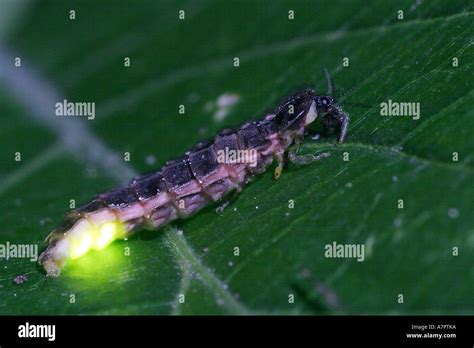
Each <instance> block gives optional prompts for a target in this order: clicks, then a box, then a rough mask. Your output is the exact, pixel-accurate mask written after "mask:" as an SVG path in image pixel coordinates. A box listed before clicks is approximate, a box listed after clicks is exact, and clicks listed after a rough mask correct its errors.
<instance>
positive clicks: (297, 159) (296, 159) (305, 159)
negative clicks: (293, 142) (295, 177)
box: [288, 147, 331, 166]
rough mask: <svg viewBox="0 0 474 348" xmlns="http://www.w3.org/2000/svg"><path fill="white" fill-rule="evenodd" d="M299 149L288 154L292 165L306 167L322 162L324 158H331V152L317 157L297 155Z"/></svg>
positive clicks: (292, 149)
mask: <svg viewBox="0 0 474 348" xmlns="http://www.w3.org/2000/svg"><path fill="white" fill-rule="evenodd" d="M297 151H298V148H297V147H296V148H291V149H290V151H289V152H288V159H289V160H290V162H291V163H294V164H296V165H298V166H301V165H306V164H311V163H313V162H316V161H321V160H322V159H324V158H328V157H329V156H331V154H330V153H329V152H322V153H320V154H317V155H313V154H306V155H300V156H299V155H297V154H296V153H297Z"/></svg>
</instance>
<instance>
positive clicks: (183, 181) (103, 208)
mask: <svg viewBox="0 0 474 348" xmlns="http://www.w3.org/2000/svg"><path fill="white" fill-rule="evenodd" d="M330 91H332V88H330ZM328 94H332V92H331V93H328ZM318 117H319V118H320V120H321V122H322V126H323V131H324V132H330V131H333V130H335V129H338V130H339V138H338V139H339V142H343V141H344V138H345V135H346V132H347V127H348V124H349V116H348V114H347V113H345V112H343V111H342V109H341V108H340V107H339V106H338V105H337V104H336V103H335V99H334V97H333V96H331V95H316V94H315V92H314V91H313V90H310V89H308V90H304V91H302V92H299V93H296V94H294V95H293V96H291V97H290V98H289V99H288V100H287V101H286V102H284V103H283V104H281V105H280V106H279V107H278V108H277V109H276V110H275V112H274V113H273V114H270V115H267V116H266V117H265V118H264V119H263V120H260V121H256V122H249V123H245V124H244V125H242V126H241V127H240V128H238V129H236V130H231V129H227V130H224V131H223V132H221V133H220V134H218V135H217V136H216V137H215V138H214V139H213V141H211V142H205V143H199V144H198V145H196V146H195V147H194V148H192V149H191V150H189V151H188V152H186V154H185V156H183V157H182V158H179V159H177V160H174V161H171V162H167V163H166V164H165V166H164V167H163V168H161V169H160V170H159V171H158V172H156V173H154V174H150V175H145V176H142V177H138V178H136V179H134V180H132V181H131V182H130V183H129V184H128V186H126V187H123V188H119V189H117V190H114V191H110V192H106V193H103V194H99V195H98V196H96V198H95V199H94V200H93V201H92V202H90V203H88V204H86V205H84V206H82V207H81V208H78V209H76V210H72V211H69V212H68V213H66V216H65V219H64V222H63V224H62V225H61V226H60V227H59V228H57V229H56V230H54V231H53V232H52V233H51V234H50V235H49V236H48V237H47V238H46V242H47V243H48V245H47V248H46V250H45V251H44V252H43V253H42V254H41V256H40V258H39V262H40V264H42V265H43V267H44V269H45V270H46V272H47V275H50V276H58V275H59V273H60V271H61V269H62V267H63V266H64V264H65V263H66V261H67V260H68V259H76V258H78V257H81V256H82V255H84V254H85V253H87V252H88V251H89V250H90V249H97V250H100V249H103V248H105V247H106V246H107V245H108V244H110V243H111V242H112V241H113V240H115V239H118V238H124V237H128V236H130V235H131V234H132V233H133V232H135V231H137V230H140V229H144V228H145V229H158V228H159V227H161V226H163V225H165V224H167V223H169V222H170V221H173V220H174V219H177V218H185V217H188V216H190V215H191V214H193V213H195V212H197V211H198V210H199V209H201V208H203V207H204V206H206V205H207V204H209V203H211V202H215V201H219V200H221V199H222V197H223V196H225V195H226V194H228V193H229V192H231V191H236V192H239V191H240V190H242V188H243V187H244V185H245V184H246V183H247V182H249V181H250V180H251V179H252V178H253V177H254V176H255V175H256V174H258V173H262V172H264V171H265V170H266V169H267V168H268V167H269V165H270V164H271V163H272V162H273V160H274V159H276V160H277V162H278V165H277V167H276V168H275V172H274V175H275V178H278V177H279V176H280V174H281V171H282V169H283V164H284V161H285V156H284V155H285V152H287V150H288V159H289V160H290V161H292V162H294V163H297V164H307V163H310V162H313V161H316V160H319V159H322V158H324V157H327V156H328V155H329V154H328V153H322V154H319V155H317V156H316V155H305V156H297V155H296V152H295V149H296V147H297V146H298V144H300V143H301V142H302V140H303V138H304V135H305V134H306V133H307V132H308V129H307V127H308V125H309V124H311V123H312V122H313V121H315V120H316V119H317V118H318ZM292 145H293V146H292ZM242 152H243V153H246V152H247V153H250V152H252V154H253V156H249V158H251V159H252V160H251V161H249V160H247V161H238V160H236V158H230V156H228V154H229V153H233V154H235V153H242ZM223 153H224V154H226V155H227V156H221V155H222V154H223ZM237 157H238V156H237Z"/></svg>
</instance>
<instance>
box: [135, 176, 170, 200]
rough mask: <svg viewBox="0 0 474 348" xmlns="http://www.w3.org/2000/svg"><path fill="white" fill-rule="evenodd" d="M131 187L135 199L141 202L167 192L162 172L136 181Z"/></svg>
mask: <svg viewBox="0 0 474 348" xmlns="http://www.w3.org/2000/svg"><path fill="white" fill-rule="evenodd" d="M129 187H130V190H131V191H132V192H133V193H134V195H135V197H136V198H137V199H138V200H140V201H143V200H145V199H147V198H150V197H153V196H156V195H158V194H159V193H161V192H164V191H167V187H166V183H165V180H164V178H163V174H161V172H157V173H155V174H150V175H146V176H144V177H141V178H138V179H134V180H133V181H132V182H131V183H130V184H129Z"/></svg>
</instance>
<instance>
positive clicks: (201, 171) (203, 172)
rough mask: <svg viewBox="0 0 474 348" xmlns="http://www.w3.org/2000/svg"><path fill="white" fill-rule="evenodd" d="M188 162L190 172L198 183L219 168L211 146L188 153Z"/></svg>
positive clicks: (215, 154)
mask: <svg viewBox="0 0 474 348" xmlns="http://www.w3.org/2000/svg"><path fill="white" fill-rule="evenodd" d="M188 160H189V165H190V167H191V171H192V173H193V175H194V177H195V178H196V179H197V180H198V181H199V182H202V180H203V179H204V178H205V177H206V176H208V175H209V174H211V173H214V172H215V171H216V170H218V168H219V163H218V162H217V153H216V151H215V150H214V147H213V146H212V145H210V146H208V147H206V148H203V149H200V150H197V151H195V152H191V153H189V154H188Z"/></svg>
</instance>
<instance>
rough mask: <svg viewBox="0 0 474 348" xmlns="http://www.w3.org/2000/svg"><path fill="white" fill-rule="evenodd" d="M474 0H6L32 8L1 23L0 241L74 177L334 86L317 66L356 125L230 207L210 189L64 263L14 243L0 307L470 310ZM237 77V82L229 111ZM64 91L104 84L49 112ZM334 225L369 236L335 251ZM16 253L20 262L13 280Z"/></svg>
mask: <svg viewBox="0 0 474 348" xmlns="http://www.w3.org/2000/svg"><path fill="white" fill-rule="evenodd" d="M469 3H470V2H469V1H450V2H446V1H441V0H433V1H425V2H421V1H416V2H415V1H413V0H412V1H383V2H381V1H352V2H347V1H332V2H331V4H328V3H327V2H326V1H300V2H293V1H276V2H275V1H258V2H250V1H233V2H213V1H199V2H198V1H180V2H179V3H176V2H174V1H173V2H172V1H159V2H156V1H142V2H140V5H138V4H133V5H132V4H131V3H130V2H126V1H113V2H112V1H101V2H95V1H79V2H77V3H70V2H68V3H67V5H66V4H65V3H63V2H59V1H58V2H56V1H48V2H38V3H33V4H31V5H30V6H29V7H28V8H26V9H23V12H21V11H16V10H13V9H12V10H11V11H15V12H16V13H20V15H19V16H18V17H17V18H16V20H15V21H12V22H14V23H12V25H14V26H13V27H11V28H10V29H8V30H7V29H5V28H2V30H7V31H5V32H6V33H7V34H3V33H2V35H1V36H0V37H4V38H5V39H4V41H3V44H1V45H0V63H1V64H0V86H1V87H0V88H1V89H0V105H1V106H0V107H1V110H2V115H3V122H2V128H1V130H0V134H1V137H0V143H1V149H2V150H1V151H0V156H1V157H0V161H1V163H2V166H1V167H0V183H1V184H0V198H1V199H0V205H1V211H2V214H1V226H2V229H1V230H2V233H1V234H0V235H1V237H0V244H5V243H6V242H9V243H38V244H39V245H42V244H41V242H42V240H43V239H44V237H46V235H47V234H48V233H49V232H50V231H51V230H52V229H53V228H54V227H55V226H56V225H57V224H58V223H60V221H61V218H62V214H63V213H64V212H65V211H66V210H67V209H68V207H69V203H70V200H71V199H74V200H75V201H76V202H77V203H78V204H81V203H85V202H87V201H88V200H89V199H91V198H92V197H93V195H94V194H95V193H99V192H102V191H106V190H108V189H110V188H113V187H115V186H117V185H119V184H120V183H123V182H126V181H127V180H128V179H129V178H130V177H131V176H133V175H134V174H135V173H146V172H152V171H154V170H157V169H158V168H159V167H160V165H162V164H163V163H164V162H165V161H166V160H169V159H171V158H173V157H175V156H178V155H180V154H181V153H183V152H184V151H186V149H188V148H189V147H190V146H192V145H193V144H194V143H196V142H197V141H199V140H202V139H203V138H208V137H212V136H213V135H214V134H215V133H216V132H217V131H218V130H219V129H221V128H223V127H226V126H232V125H233V126H235V125H238V124H239V123H241V122H243V121H246V120H249V119H258V118H261V117H263V116H264V115H265V112H268V111H271V110H272V109H273V108H274V107H275V106H277V105H278V103H279V102H280V101H281V99H282V98H283V97H284V96H285V95H287V94H289V93H292V92H294V91H295V90H297V89H298V88H301V87H303V86H308V85H309V86H312V87H315V88H316V89H317V90H318V91H321V93H324V92H325V90H326V83H325V80H324V75H323V72H322V71H323V68H324V67H326V68H327V69H328V70H329V72H330V73H331V75H332V78H333V80H334V81H335V85H336V94H337V95H342V96H341V98H339V100H340V102H341V105H342V106H343V107H344V109H345V110H346V111H348V112H349V113H350V114H351V120H352V123H351V125H350V128H349V133H348V137H347V141H346V143H344V144H342V145H337V146H334V139H332V138H325V139H322V140H320V141H312V140H310V139H308V141H306V142H305V144H304V145H303V146H302V147H301V148H300V151H301V152H302V153H314V152H321V151H328V152H330V153H331V157H330V158H329V159H326V160H324V161H322V162H319V163H316V164H312V165H308V166H304V167H299V168H297V167H295V166H294V165H291V164H290V165H289V166H288V167H286V168H285V170H284V171H283V174H282V177H281V178H280V179H279V180H278V181H275V180H273V179H272V170H269V172H267V173H265V174H263V175H260V176H258V177H257V178H256V180H255V181H254V182H252V183H251V184H250V185H248V187H247V188H246V189H245V190H244V191H243V192H242V193H241V194H240V195H239V196H238V197H237V199H236V200H235V201H233V202H232V203H231V204H230V205H229V206H228V207H227V208H226V209H225V210H224V211H223V212H222V213H216V210H215V208H216V206H211V207H208V208H206V209H204V210H203V211H201V212H199V213H198V214H197V215H195V216H194V217H192V218H190V219H187V220H183V221H178V222H177V223H176V224H175V225H173V226H170V227H168V228H166V229H161V230H159V231H155V232H149V231H142V232H140V233H139V234H138V235H137V236H136V237H133V238H130V239H128V240H126V241H117V242H115V243H113V244H112V245H110V246H109V247H108V248H107V249H105V250H103V251H101V252H90V253H89V254H87V255H86V256H84V257H82V258H80V259H78V260H75V261H71V262H70V263H69V264H68V265H67V268H66V269H65V270H64V272H63V273H62V275H61V276H60V277H59V278H48V277H45V275H44V273H43V272H42V270H41V267H40V266H39V265H38V264H37V263H35V262H31V261H30V260H28V259H24V258H18V259H15V258H12V259H9V260H0V313H1V314H248V313H254V314H361V313H369V314H419V313H421V314H434V313H440V314H467V313H469V314H472V313H473V312H474V298H473V296H472V294H473V293H474V271H473V267H472V265H473V257H472V255H473V251H474V250H473V249H474V224H473V222H474V221H473V218H472V208H473V207H472V197H473V196H474V188H473V185H472V183H473V179H474V175H473V171H474V168H473V167H474V166H473V153H474V141H473V140H472V134H471V133H472V129H473V127H474V121H473V119H474V118H473V116H474V115H473V112H472V105H473V102H474V93H473V79H472V62H473V61H474V50H473V42H474V41H473V38H474V36H473V33H474V20H473V19H474V12H473V8H472V5H469ZM13 7H14V6H13ZM71 9H74V10H75V11H76V19H75V20H70V19H69V11H70V10H71ZM180 9H184V10H185V11H186V19H185V20H184V21H182V20H179V19H178V11H179V10H180ZM289 10H293V11H294V12H295V19H294V20H289V19H288V11H289ZM399 10H402V11H403V14H404V18H403V19H398V18H397V16H398V11H399ZM15 57H21V59H22V66H21V67H19V68H14V67H13V63H14V58H15ZM125 57H130V59H131V66H130V67H124V64H123V62H124V58H125ZM235 57H238V58H239V59H240V66H239V67H234V66H233V62H234V58H235ZM344 57H347V58H349V66H348V67H344V66H343V59H344ZM454 58H457V59H458V62H459V64H458V66H454V65H453V59H454ZM225 93H232V94H236V95H238V96H239V101H238V102H237V103H236V104H235V105H234V106H233V107H232V108H231V109H230V110H229V113H228V115H227V116H226V117H224V119H223V120H222V121H217V120H216V117H215V112H216V109H215V103H216V100H217V98H218V97H219V96H222V95H223V94H225ZM63 98H65V99H68V100H70V101H93V102H95V103H96V105H97V109H96V118H95V119H94V120H86V119H84V118H82V119H72V118H68V119H63V118H58V117H56V116H54V103H55V102H60V101H62V99H63ZM389 99H391V100H392V101H399V102H419V103H420V107H421V117H420V119H418V120H414V119H413V118H412V117H386V116H381V115H380V103H382V102H385V101H388V100H389ZM351 103H352V104H351ZM181 104H183V105H185V107H186V113H185V114H184V115H181V114H179V113H178V106H179V105H181ZM356 104H365V105H368V107H365V108H364V107H357V105H356ZM213 107H214V109H213ZM16 152H19V153H20V154H21V161H19V162H18V161H15V153H16ZM125 152H129V153H130V155H131V161H130V162H124V161H123V154H124V153H125ZM453 153H457V155H458V161H454V160H453ZM111 154H115V157H114V156H112V155H111ZM347 155H348V156H349V160H348V161H344V160H343V159H344V157H345V156H347ZM400 199H402V200H403V209H399V200H400ZM290 200H293V202H294V208H290V207H289V205H290V203H289V201H290ZM333 242H337V243H339V244H347V243H348V244H352V243H355V244H363V245H364V246H365V258H364V261H362V262H358V261H357V260H356V259H354V258H328V257H325V249H326V245H332V243H333ZM236 248H238V252H239V254H238V256H236V250H237V249H236ZM453 248H457V250H458V254H456V253H455V252H453V250H455V249H453ZM128 252H129V253H130V255H129V256H127V255H126V254H127V253H128ZM453 253H454V254H456V256H455V255H453ZM21 274H24V275H26V276H27V278H28V279H27V281H25V282H23V283H22V284H16V283H14V281H13V279H14V277H15V276H17V275H21ZM180 295H184V299H185V301H184V303H180V299H182V298H183V297H180ZM291 295H292V296H293V297H294V303H289V302H291V301H289V298H290V297H291ZM399 295H403V303H399ZM73 300H74V301H73ZM71 302H73V303H71Z"/></svg>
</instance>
